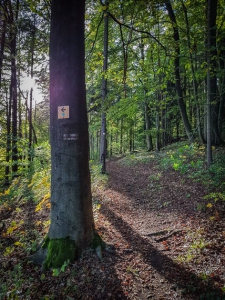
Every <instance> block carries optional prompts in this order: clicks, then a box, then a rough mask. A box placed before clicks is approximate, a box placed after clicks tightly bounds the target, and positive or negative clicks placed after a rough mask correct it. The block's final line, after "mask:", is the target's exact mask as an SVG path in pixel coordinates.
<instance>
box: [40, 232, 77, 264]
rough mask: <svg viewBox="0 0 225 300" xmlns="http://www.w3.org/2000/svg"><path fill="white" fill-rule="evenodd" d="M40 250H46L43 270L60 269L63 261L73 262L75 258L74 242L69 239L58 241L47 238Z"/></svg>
mask: <svg viewBox="0 0 225 300" xmlns="http://www.w3.org/2000/svg"><path fill="white" fill-rule="evenodd" d="M42 248H44V249H45V248H47V255H46V259H45V261H44V264H43V268H44V269H50V268H60V267H61V266H62V265H63V264H64V262H65V261H70V262H72V261H74V260H75V258H76V244H75V241H73V240H71V239H70V238H69V237H66V238H60V239H49V238H47V239H46V241H45V243H44V244H43V246H42Z"/></svg>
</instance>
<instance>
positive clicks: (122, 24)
mask: <svg viewBox="0 0 225 300" xmlns="http://www.w3.org/2000/svg"><path fill="white" fill-rule="evenodd" d="M108 14H109V16H110V17H111V18H112V19H113V21H115V22H116V23H117V24H119V25H120V26H124V27H126V28H128V29H131V30H133V31H135V32H139V33H143V34H147V35H148V36H150V37H151V38H152V39H153V40H155V41H156V42H157V43H158V44H159V45H160V46H161V47H162V48H163V50H165V52H167V50H166V47H165V46H163V44H162V43H161V42H160V41H159V40H158V39H157V38H156V37H155V36H154V35H152V34H151V33H150V32H148V31H145V30H139V29H136V28H134V27H133V26H129V25H127V24H124V23H122V22H120V21H119V20H117V19H116V18H115V17H114V16H113V15H112V14H111V13H110V12H108Z"/></svg>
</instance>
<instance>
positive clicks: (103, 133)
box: [100, 1, 109, 174]
mask: <svg viewBox="0 0 225 300" xmlns="http://www.w3.org/2000/svg"><path fill="white" fill-rule="evenodd" d="M105 6H106V7H107V6H108V2H107V1H106V3H105ZM108 22H109V17H108V12H107V8H106V9H105V11H104V51H103V56H104V64H103V79H102V116H101V144H100V163H101V172H102V174H105V173H106V155H107V140H106V113H105V107H104V106H105V100H106V96H107V79H106V72H107V69H108V27H109V26H108Z"/></svg>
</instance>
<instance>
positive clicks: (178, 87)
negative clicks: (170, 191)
mask: <svg viewBox="0 0 225 300" xmlns="http://www.w3.org/2000/svg"><path fill="white" fill-rule="evenodd" d="M165 4H166V9H167V11H168V14H169V17H170V20H171V22H172V27H173V38H174V42H175V58H174V69H175V80H176V83H175V87H176V92H177V97H178V106H179V109H180V113H181V117H182V120H183V124H184V128H185V131H186V134H187V137H188V140H189V141H190V142H193V134H192V129H191V124H190V122H189V119H188V115H187V110H186V105H185V103H184V98H183V91H182V87H181V78H180V45H179V43H180V36H179V30H178V26H177V22H176V17H175V14H174V11H173V8H172V5H171V3H170V0H166V1H165Z"/></svg>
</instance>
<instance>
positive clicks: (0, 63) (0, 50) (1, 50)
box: [0, 1, 6, 88]
mask: <svg viewBox="0 0 225 300" xmlns="http://www.w3.org/2000/svg"><path fill="white" fill-rule="evenodd" d="M2 6H3V11H2V12H1V15H0V17H1V18H2V28H1V45H0V47H1V48H0V88H1V86H2V66H3V57H4V51H5V35H6V19H5V16H4V14H5V12H6V1H4V3H3V5H2Z"/></svg>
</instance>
